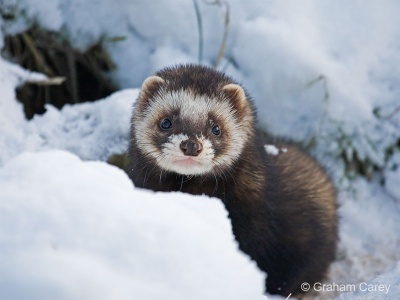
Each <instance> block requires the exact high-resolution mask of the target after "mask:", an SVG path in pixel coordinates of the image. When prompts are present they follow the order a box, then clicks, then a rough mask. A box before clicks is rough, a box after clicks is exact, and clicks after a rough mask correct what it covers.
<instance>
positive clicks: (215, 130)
mask: <svg viewBox="0 0 400 300" xmlns="http://www.w3.org/2000/svg"><path fill="white" fill-rule="evenodd" d="M211 132H212V133H213V134H214V135H220V134H221V129H220V128H219V126H218V125H214V126H213V128H211Z"/></svg>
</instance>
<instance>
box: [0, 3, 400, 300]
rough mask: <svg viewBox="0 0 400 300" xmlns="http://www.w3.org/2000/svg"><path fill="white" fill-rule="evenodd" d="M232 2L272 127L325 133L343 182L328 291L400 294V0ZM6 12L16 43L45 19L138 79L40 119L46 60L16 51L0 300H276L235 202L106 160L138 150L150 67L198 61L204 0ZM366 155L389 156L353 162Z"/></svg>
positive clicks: (21, 6)
mask: <svg viewBox="0 0 400 300" xmlns="http://www.w3.org/2000/svg"><path fill="white" fill-rule="evenodd" d="M205 2H206V1H204V2H203V1H201V0H200V1H198V3H199V7H200V13H201V17H202V24H203V33H204V47H203V58H202V62H203V63H205V64H208V65H212V64H213V63H214V61H215V59H216V57H217V56H218V50H219V46H220V43H221V40H222V35H223V31H224V18H225V8H226V6H224V5H221V6H218V5H208V4H205ZM228 3H229V8H230V23H229V36H228V42H227V44H226V53H225V58H224V59H223V60H222V62H221V63H220V64H219V65H218V66H217V68H218V69H223V70H225V71H226V72H227V73H228V74H230V75H232V76H233V77H235V78H237V79H238V80H239V81H241V82H242V83H243V85H244V86H245V87H246V88H247V90H248V91H249V92H250V93H251V94H252V95H253V97H254V99H255V102H256V104H257V107H258V112H259V119H260V123H261V124H262V126H263V127H264V128H268V130H270V131H271V132H273V133H274V134H282V135H285V136H288V137H291V138H293V139H296V140H300V141H303V142H307V141H314V147H313V148H312V151H313V153H314V154H315V155H316V156H317V157H318V158H319V159H320V161H321V162H322V163H323V164H324V165H325V166H327V168H328V170H329V172H330V174H331V175H332V177H333V179H334V181H335V183H336V186H337V188H338V200H339V203H340V209H339V212H340V216H341V223H340V245H339V250H338V255H337V260H336V262H335V263H334V264H333V265H332V268H331V270H330V273H329V276H328V278H327V280H326V281H325V282H324V283H325V284H326V285H325V286H323V288H320V287H319V286H318V287H316V289H320V290H321V289H322V290H324V291H323V292H321V293H320V295H322V297H324V298H326V299H331V298H332V297H334V295H337V294H339V292H341V293H342V294H341V295H340V296H339V299H397V298H400V290H399V285H400V269H399V262H400V188H399V187H400V151H399V146H397V147H396V146H395V145H396V144H398V143H399V141H400V112H397V113H396V111H398V110H399V107H400V99H399V98H400V75H399V74H400V26H399V25H400V23H399V20H398V16H399V15H400V2H398V1H396V0H393V1H390V0H384V1H379V2H378V1H356V0H355V1H344V0H341V1H319V0H307V1H301V2H300V1H278V0H274V1H261V0H254V1H234V0H232V1H228ZM0 12H1V14H0V28H1V31H0V46H2V45H3V39H4V36H5V35H6V34H10V33H15V32H19V31H22V30H24V29H26V28H28V27H29V26H31V25H32V24H34V23H36V24H38V26H41V27H43V28H45V29H50V30H61V31H63V32H64V35H65V36H67V37H68V38H69V40H70V41H71V42H72V43H73V44H74V45H75V46H76V47H79V48H81V49H85V48H87V47H89V46H90V45H92V44H94V43H96V42H97V41H98V40H99V39H103V40H104V43H105V46H106V48H107V49H108V51H109V52H110V54H111V56H112V57H113V59H114V60H115V62H116V65H117V66H118V68H117V70H116V71H115V73H114V74H113V77H114V79H115V80H116V81H117V82H119V84H120V85H121V87H122V88H124V90H121V91H120V92H118V93H115V94H114V95H112V96H110V97H108V98H107V99H103V100H101V101H98V102H95V103H85V104H79V105H75V106H66V107H64V108H63V109H62V110H61V111H58V110H56V109H55V108H53V107H50V106H49V107H47V112H46V113H45V114H44V115H42V116H36V117H35V118H34V119H33V120H31V121H29V122H28V121H26V120H25V119H24V116H23V111H22V107H21V105H20V104H18V103H17V102H16V99H15V98H16V94H15V88H16V86H18V85H19V84H21V83H23V82H24V81H25V80H28V79H32V78H41V75H40V74H36V73H30V72H26V71H25V70H23V69H21V68H20V67H18V66H16V65H15V64H13V63H10V62H8V61H6V60H5V59H4V58H0V257H1V259H0V270H1V272H0V299H27V298H29V299H32V298H34V299H44V298H53V299H54V298H57V299H58V298H61V299H63V298H64V299H83V298H85V299H86V298H91V299H110V298H113V299H125V298H130V299H132V298H135V299H153V298H154V299H156V298H157V299H159V298H166V299H188V298H190V299H224V298H228V297H229V298H233V299H256V298H257V297H261V299H262V297H264V299H265V296H261V290H262V280H263V276H264V275H263V274H261V273H259V272H258V271H257V270H256V268H255V266H254V264H252V263H251V262H249V260H248V259H247V257H245V256H244V255H243V254H241V253H240V252H239V251H238V250H237V246H236V244H235V242H234V240H233V236H232V234H231V232H230V225H229V221H228V219H227V217H226V212H225V211H224V209H223V206H222V204H221V203H220V202H219V200H218V199H209V198H207V197H194V196H191V195H184V194H179V193H174V194H171V193H169V194H168V193H165V194H162V193H152V192H149V191H143V190H139V189H135V188H133V187H132V184H131V183H130V181H129V180H128V178H127V177H126V175H125V174H124V173H123V172H122V171H120V170H117V169H116V168H114V167H111V166H108V165H106V164H105V163H104V161H105V160H106V159H107V157H108V156H109V155H110V154H112V153H118V152H122V151H124V149H125V148H126V145H127V138H128V132H129V117H130V114H131V107H132V104H133V102H134V100H135V98H136V95H137V92H138V91H137V89H135V88H137V87H139V86H140V83H141V82H142V80H143V79H144V78H145V77H146V76H148V75H150V74H151V73H152V72H154V71H155V70H157V69H159V68H161V67H164V66H167V65H172V64H175V63H181V62H198V56H199V47H198V44H199V39H198V23H197V21H196V14H195V10H194V6H193V2H192V1H189V0H174V1H171V0H159V1H146V0H140V1H122V0H121V1H107V0H102V1H90V0H55V1H44V0H35V1H32V0H5V1H1V2H0ZM12 14H14V15H16V16H17V17H16V18H14V19H11V18H9V17H7V18H5V17H3V16H6V15H7V16H10V15H12ZM120 36H124V37H126V38H125V40H123V41H119V42H115V41H114V42H112V40H113V38H114V37H120ZM389 149H393V151H391V150H390V151H389ZM355 155H356V156H357V160H359V161H362V162H367V163H369V164H370V165H374V166H375V168H379V169H380V170H381V171H379V172H375V173H373V176H372V179H371V180H367V179H366V178H365V177H363V176H360V175H358V174H354V175H352V174H351V172H350V173H349V172H346V171H348V170H346V165H345V159H344V157H346V160H347V161H354V160H355V159H354V158H355ZM376 276H377V277H376ZM343 284H347V285H346V286H343ZM353 285H354V286H355V289H353V288H352V287H353ZM370 285H371V288H369V287H370ZM380 285H382V290H379V288H380ZM383 285H386V286H388V285H390V287H389V288H388V289H387V290H384V287H383ZM364 287H366V288H364ZM331 289H333V290H335V291H334V292H333V293H332V292H330V290H331ZM386 291H387V292H386ZM346 292H347V293H346ZM28 295H29V296H28ZM268 297H269V298H271V296H268Z"/></svg>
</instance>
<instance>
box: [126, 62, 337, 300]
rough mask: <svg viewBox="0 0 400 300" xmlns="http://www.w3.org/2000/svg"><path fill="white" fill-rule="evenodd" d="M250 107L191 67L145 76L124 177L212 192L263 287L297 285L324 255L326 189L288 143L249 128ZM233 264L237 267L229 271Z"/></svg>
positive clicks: (317, 271) (328, 213)
mask: <svg viewBox="0 0 400 300" xmlns="http://www.w3.org/2000/svg"><path fill="white" fill-rule="evenodd" d="M255 122H256V117H255V111H254V108H253V105H252V102H251V100H250V99H249V97H248V95H247V94H246V93H245V92H244V90H243V89H242V88H241V87H240V86H239V85H237V84H236V83H235V82H234V81H233V80H232V79H231V78H229V77H227V76H225V75H223V74H221V73H219V72H216V71H214V70H212V69H209V68H206V67H201V66H193V65H188V66H180V67H176V68H167V69H164V70H162V71H160V72H158V73H157V74H156V76H152V77H149V78H148V79H146V81H145V82H144V84H143V86H142V91H141V93H140V95H139V99H138V100H137V103H136V106H135V110H134V115H133V118H132V131H131V142H130V148H129V155H130V160H131V161H132V165H131V167H130V172H129V173H130V176H131V178H132V180H133V182H134V184H135V185H136V186H137V187H144V188H149V189H153V190H156V191H183V192H187V193H191V194H206V195H209V196H214V197H218V198H220V199H221V200H222V201H223V203H224V204H225V207H226V209H227V210H228V212H229V217H230V219H231V222H232V228H233V233H234V235H235V237H236V240H237V241H238V243H239V247H240V249H241V250H242V251H244V252H245V253H247V254H248V255H250V257H251V258H252V259H254V260H255V261H256V263H257V265H258V267H259V268H260V269H261V270H264V271H265V272H267V274H268V276H267V280H266V288H267V291H268V292H270V293H277V294H282V295H286V296H287V295H288V294H289V293H293V294H297V293H301V292H302V290H301V288H300V285H301V283H303V282H308V283H310V284H311V285H312V284H313V283H314V282H316V281H321V280H322V279H323V276H324V274H325V273H326V270H327V268H328V266H329V264H330V263H331V261H332V260H333V259H334V256H335V249H336V242H337V215H336V202H335V192H334V188H333V187H332V184H331V182H330V180H329V179H328V177H327V176H326V174H325V172H324V171H323V169H322V168H321V167H320V166H319V165H318V164H317V163H316V162H315V161H314V160H313V159H312V158H310V157H309V156H308V155H306V154H305V153H304V152H303V151H301V150H300V149H298V148H297V147H295V146H293V145H290V144H284V143H281V142H279V141H275V142H274V145H275V146H276V147H277V148H278V149H279V148H280V149H285V150H284V151H280V153H279V154H278V155H275V153H274V154H269V153H267V151H266V150H265V144H266V143H268V142H267V141H266V140H265V139H264V138H263V134H260V133H258V132H257V130H256V129H255ZM238 272H240V270H238Z"/></svg>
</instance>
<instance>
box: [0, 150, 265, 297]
mask: <svg viewBox="0 0 400 300" xmlns="http://www.w3.org/2000/svg"><path fill="white" fill-rule="evenodd" d="M0 191H1V192H0V193H1V202H0V228H2V230H1V238H0V257H1V258H2V259H1V260H0V269H1V273H0V298H2V299H10V300H11V299H28V298H29V299H188V295H190V299H265V297H264V296H262V291H263V279H264V278H263V277H264V276H263V275H262V274H261V273H260V272H259V271H257V270H256V267H255V265H254V264H253V263H251V262H250V261H249V259H248V258H247V257H245V256H244V255H243V254H241V253H239V252H238V251H237V246H236V244H235V242H234V239H233V236H232V233H231V227H230V222H229V220H228V218H227V217H226V211H225V209H224V207H223V205H222V203H221V202H220V201H219V200H218V199H213V198H208V197H205V196H191V195H184V194H181V193H166V194H162V196H161V194H156V193H153V192H150V191H146V190H140V189H134V188H133V187H132V183H131V181H130V180H129V179H128V177H127V176H126V175H125V174H124V173H123V172H122V171H120V170H119V169H117V168H115V167H112V166H109V165H107V164H105V163H103V162H82V161H81V160H80V159H79V158H78V157H76V156H74V155H72V154H70V153H68V152H65V151H55V150H53V151H44V152H37V153H29V152H25V153H23V154H22V155H20V156H18V157H16V158H14V159H12V160H10V161H9V162H8V163H7V164H5V165H4V167H3V168H1V169H0Z"/></svg>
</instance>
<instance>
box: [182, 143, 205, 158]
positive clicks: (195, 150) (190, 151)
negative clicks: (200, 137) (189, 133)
mask: <svg viewBox="0 0 400 300" xmlns="http://www.w3.org/2000/svg"><path fill="white" fill-rule="evenodd" d="M180 148H181V150H182V152H183V154H185V155H188V156H198V155H199V154H200V153H201V151H202V150H203V145H202V144H201V143H200V142H199V141H193V140H185V141H182V142H181V144H180Z"/></svg>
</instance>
